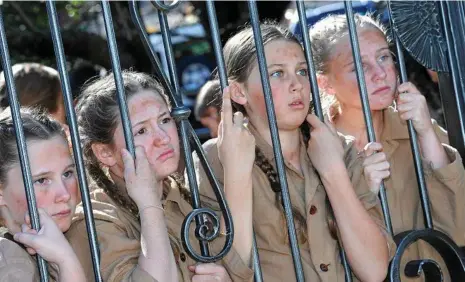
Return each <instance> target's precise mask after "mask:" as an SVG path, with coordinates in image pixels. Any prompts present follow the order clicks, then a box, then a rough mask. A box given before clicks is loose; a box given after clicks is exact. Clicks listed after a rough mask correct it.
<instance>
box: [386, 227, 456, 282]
mask: <svg viewBox="0 0 465 282" xmlns="http://www.w3.org/2000/svg"><path fill="white" fill-rule="evenodd" d="M394 240H395V242H396V243H397V251H396V255H395V256H394V258H393V259H392V262H391V267H390V273H389V278H390V281H392V282H400V273H401V269H400V262H401V259H402V254H403V253H404V252H405V250H406V249H407V248H408V246H410V245H411V244H412V243H414V242H416V241H418V240H424V241H426V242H427V243H429V244H430V245H431V246H433V247H434V249H436V251H438V253H439V254H440V255H441V257H442V258H443V259H444V261H445V263H446V265H447V269H448V270H449V273H450V275H451V279H452V281H465V263H464V261H463V260H462V258H461V255H462V252H461V250H460V248H459V247H458V246H457V245H456V244H455V243H454V241H452V240H451V239H450V238H449V237H448V236H447V235H446V234H444V233H442V232H439V231H437V230H432V229H423V230H413V231H406V232H402V233H400V234H397V235H396V236H395V237H394ZM418 266H422V265H418ZM430 266H432V265H430ZM434 267H435V268H438V269H435V270H433V273H429V274H434V275H437V272H438V271H441V270H440V269H439V266H437V264H436V266H434ZM427 274H428V273H427V272H425V275H427ZM436 277H437V276H436ZM434 278H435V277H431V276H428V277H426V279H427V281H437V280H430V279H434Z"/></svg>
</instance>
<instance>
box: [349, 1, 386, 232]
mask: <svg viewBox="0 0 465 282" xmlns="http://www.w3.org/2000/svg"><path fill="white" fill-rule="evenodd" d="M344 6H345V8H346V16H347V22H348V26H349V37H350V44H351V46H352V55H353V57H354V63H355V70H356V73H357V81H358V87H359V91H360V99H361V102H362V109H363V117H364V119H365V124H366V127H367V134H368V142H375V141H376V134H375V130H374V128H373V122H372V120H371V110H370V102H369V100H368V91H367V88H366V83H365V73H364V72H363V67H362V58H361V57H360V47H359V45H358V38H357V29H356V26H355V20H354V11H353V9H352V3H351V1H350V0H344ZM380 186H381V187H380V189H379V197H380V199H381V208H382V210H383V216H384V222H385V224H386V229H387V231H388V232H389V234H390V235H393V230H392V223H391V216H390V213H389V206H388V200H387V195H386V188H385V187H384V181H383V182H381V185H380Z"/></svg>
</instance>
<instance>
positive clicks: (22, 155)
mask: <svg viewBox="0 0 465 282" xmlns="http://www.w3.org/2000/svg"><path fill="white" fill-rule="evenodd" d="M0 45H1V46H0V48H1V50H0V56H1V59H2V67H3V72H4V76H5V83H6V86H7V90H8V99H9V101H10V108H11V115H12V118H13V126H14V129H15V134H16V145H17V148H18V154H19V156H18V157H19V163H20V165H21V172H22V175H23V182H24V188H25V190H26V199H27V207H28V209H29V216H30V219H31V225H32V228H33V229H34V230H37V231H39V230H40V219H39V212H38V209H37V203H36V197H35V193H34V184H33V182H32V175H31V170H30V163H29V157H28V153H27V143H26V138H25V136H24V131H23V122H22V120H21V113H20V105H19V100H18V95H17V93H16V87H15V81H14V77H13V71H12V69H11V61H10V53H9V51H8V42H7V38H6V32H5V27H4V21H3V10H2V8H1V6H0ZM37 264H38V267H39V274H40V280H41V281H43V282H48V281H49V278H48V270H47V262H46V261H45V260H44V259H43V258H42V257H40V256H39V255H37Z"/></svg>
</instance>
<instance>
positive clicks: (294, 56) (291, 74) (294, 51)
mask: <svg viewBox="0 0 465 282" xmlns="http://www.w3.org/2000/svg"><path fill="white" fill-rule="evenodd" d="M265 56H266V61H267V65H268V67H267V68H268V77H269V80H270V86H271V92H272V96H273V103H274V108H275V113H276V118H277V122H278V128H279V129H282V130H294V129H296V128H298V127H299V126H300V125H301V124H302V123H303V122H304V120H305V117H306V116H307V114H308V110H309V106H310V82H309V80H308V74H307V64H306V61H305V55H304V52H303V50H302V47H301V46H300V45H299V44H297V43H295V42H290V41H285V40H276V41H272V42H270V43H268V44H266V45H265ZM245 86H246V92H247V93H246V95H247V99H248V101H247V104H246V105H245V107H246V110H247V113H248V115H249V116H251V117H254V116H256V117H258V118H255V119H254V120H253V122H254V123H257V122H263V123H265V124H267V120H268V119H267V114H266V106H265V99H264V94H263V88H262V84H261V79H260V71H259V69H258V63H257V62H255V65H254V67H253V69H252V71H251V73H250V75H249V77H248V79H247V81H246V83H245Z"/></svg>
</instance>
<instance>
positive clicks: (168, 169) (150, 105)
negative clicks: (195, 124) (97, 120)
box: [113, 90, 180, 180]
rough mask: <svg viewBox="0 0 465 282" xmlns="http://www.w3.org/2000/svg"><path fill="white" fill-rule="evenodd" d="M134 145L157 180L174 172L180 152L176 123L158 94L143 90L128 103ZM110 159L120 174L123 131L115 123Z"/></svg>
mask: <svg viewBox="0 0 465 282" xmlns="http://www.w3.org/2000/svg"><path fill="white" fill-rule="evenodd" d="M128 107H129V116H130V119H131V124H132V133H133V136H134V145H135V146H142V147H143V148H144V149H145V153H146V155H147V158H148V161H149V163H150V164H151V165H152V169H153V171H154V172H155V175H156V177H157V180H162V179H163V178H165V177H167V176H168V175H170V174H172V173H173V172H175V171H176V169H177V167H178V164H179V157H180V148H179V138H178V132H177V128H176V123H175V121H174V119H173V118H172V117H171V114H170V111H169V109H168V107H167V105H166V103H165V101H164V100H163V98H162V97H160V95H159V94H157V93H155V92H154V91H149V90H144V91H141V92H139V93H137V94H135V95H133V96H132V97H131V98H129V99H128ZM113 143H114V155H115V156H116V157H117V166H118V167H119V169H120V171H123V170H124V169H123V168H124V165H123V160H122V159H121V154H120V152H121V149H122V148H125V146H126V143H125V141H124V134H123V127H122V124H121V122H119V124H118V126H117V127H116V130H115V134H114V136H113Z"/></svg>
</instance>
